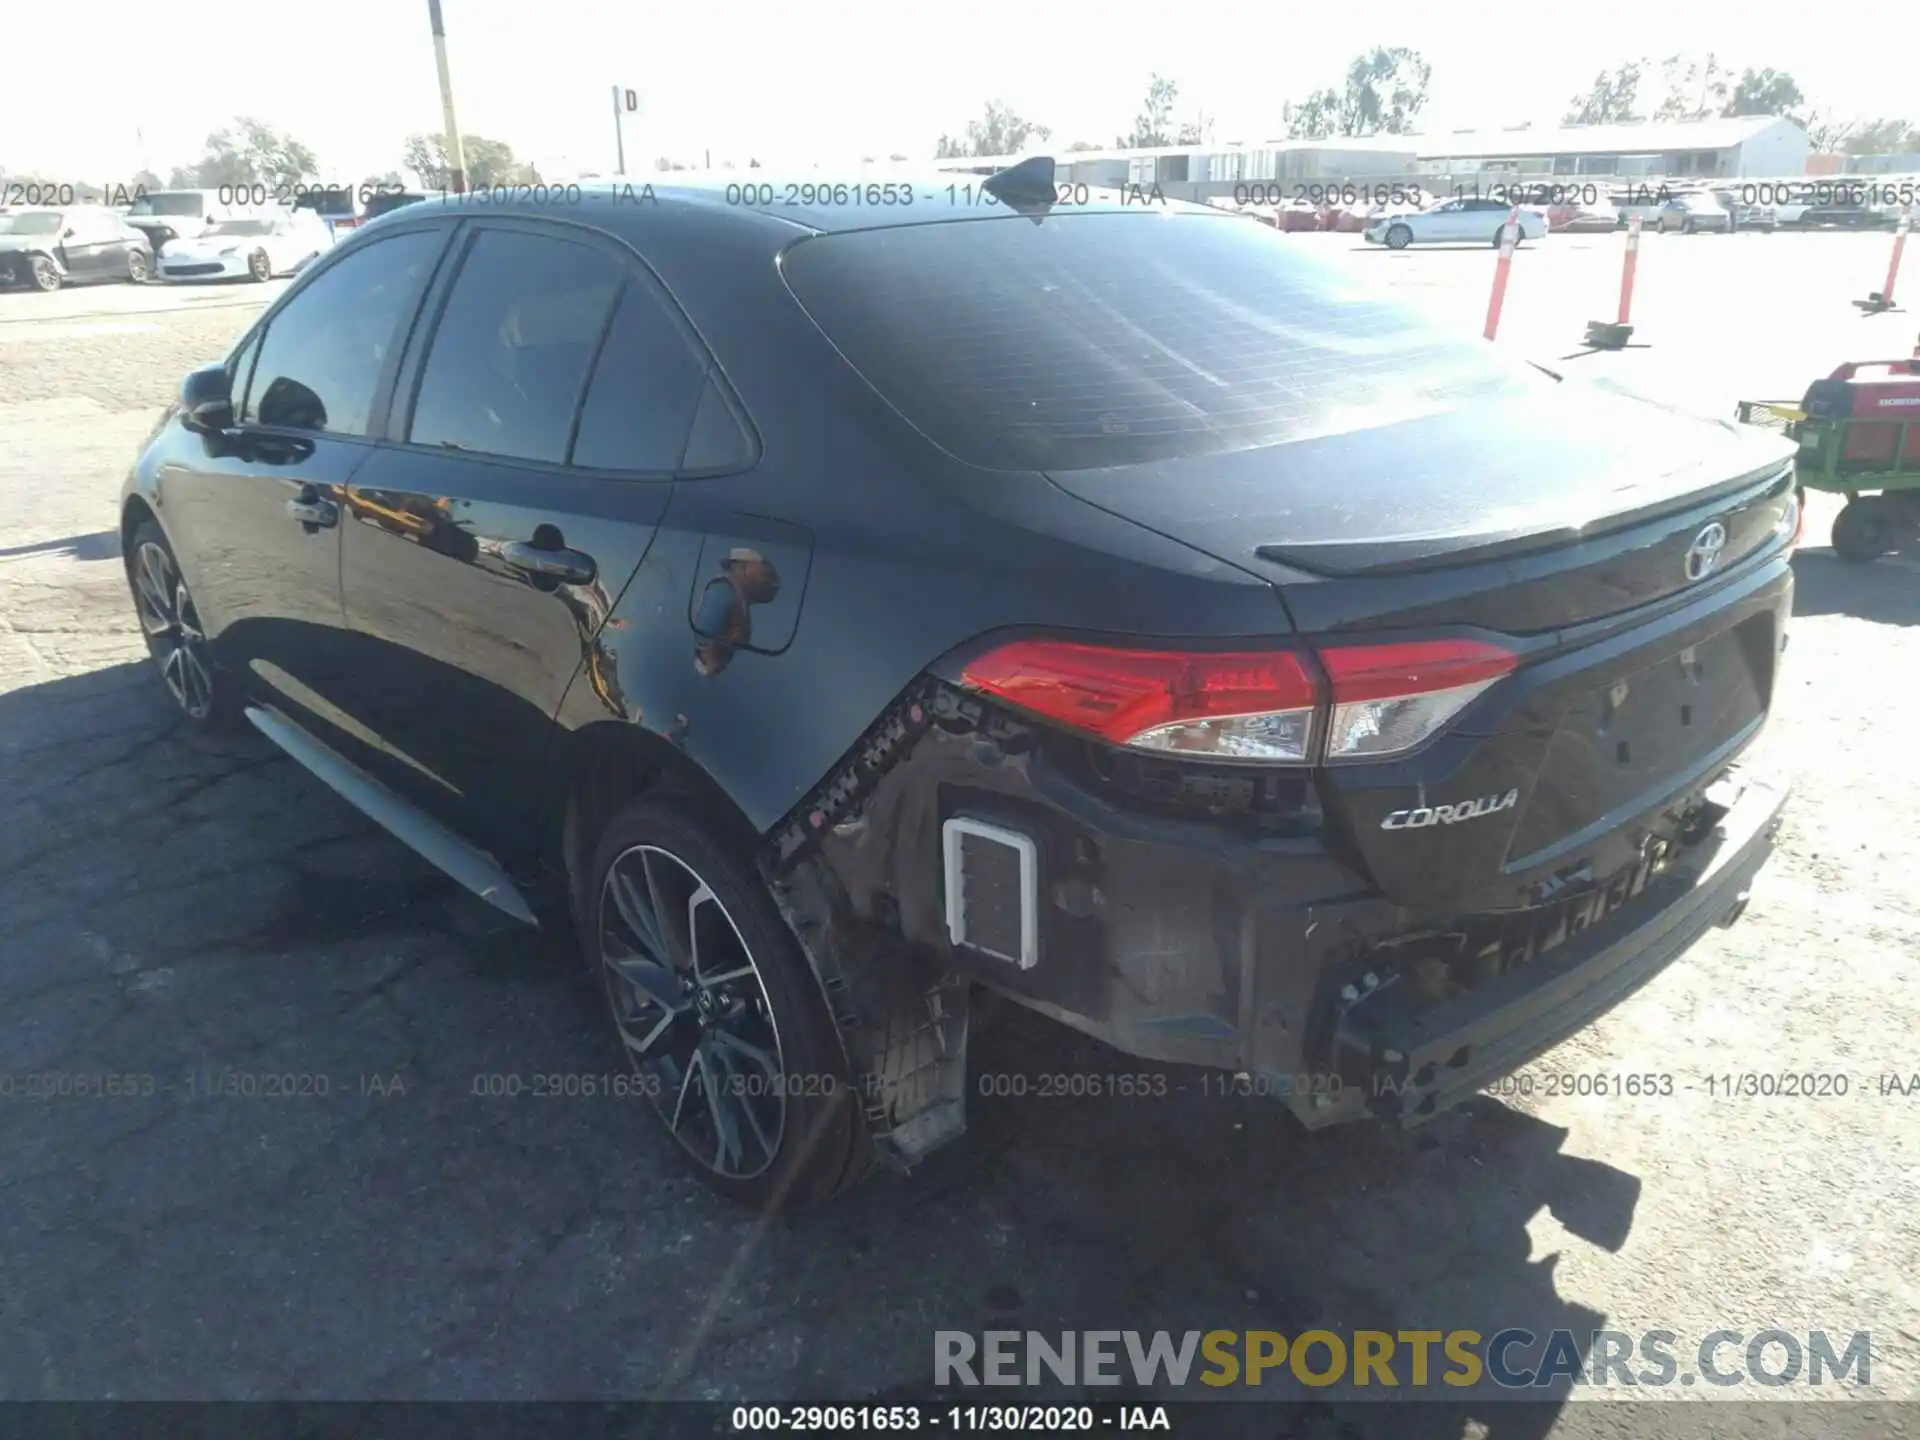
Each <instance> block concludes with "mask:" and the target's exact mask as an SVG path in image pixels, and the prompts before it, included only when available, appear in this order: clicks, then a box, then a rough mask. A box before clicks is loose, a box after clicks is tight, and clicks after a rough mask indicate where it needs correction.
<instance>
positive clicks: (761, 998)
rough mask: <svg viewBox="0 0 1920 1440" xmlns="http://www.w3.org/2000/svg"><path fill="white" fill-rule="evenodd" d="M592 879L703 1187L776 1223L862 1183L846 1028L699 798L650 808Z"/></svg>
mask: <svg viewBox="0 0 1920 1440" xmlns="http://www.w3.org/2000/svg"><path fill="white" fill-rule="evenodd" d="M587 882H588V888H586V889H585V891H584V893H583V894H582V895H581V896H579V897H577V899H576V906H575V909H576V911H577V913H579V914H580V916H581V917H582V921H583V923H582V925H581V926H580V929H581V937H580V938H581V944H582V947H583V949H585V951H586V952H587V959H588V962H589V963H590V964H591V966H592V967H593V969H594V970H595V972H596V973H597V974H598V975H599V977H600V979H601V982H602V988H603V990H604V991H605V993H606V996H607V1004H608V1010H609V1013H610V1015H611V1017H612V1019H613V1022H614V1028H615V1031H616V1034H617V1035H618V1036H619V1037H620V1039H621V1042H622V1044H621V1048H622V1049H623V1050H624V1051H625V1052H626V1055H627V1058H628V1060H629V1061H630V1062H631V1064H632V1066H633V1069H634V1073H635V1075H636V1077H637V1078H638V1080H639V1081H640V1082H641V1084H642V1087H643V1088H642V1089H641V1093H642V1094H643V1095H645V1096H646V1097H647V1098H648V1099H650V1100H651V1101H652V1104H653V1109H654V1111H655V1113H656V1114H657V1115H658V1116H659V1117H660V1120H661V1122H662V1124H663V1125H665V1127H666V1129H667V1132H668V1134H669V1135H670V1136H671V1137H672V1139H673V1140H674V1142H675V1148H676V1149H677V1150H679V1151H680V1153H681V1155H682V1156H683V1157H684V1158H685V1160H686V1161H687V1163H688V1164H690V1165H691V1166H692V1167H693V1169H694V1171H695V1172H696V1173H697V1174H698V1175H699V1176H700V1178H701V1179H702V1180H704V1181H705V1182H706V1183H707V1184H708V1185H709V1186H710V1187H712V1188H713V1189H714V1190H716V1191H718V1192H719V1193H720V1194H722V1195H725V1196H726V1197H727V1198H728V1199H730V1200H734V1201H736V1202H739V1203H741V1204H745V1205H750V1206H753V1207H754V1208H756V1209H759V1210H763V1211H768V1212H771V1211H774V1210H780V1209H798V1208H804V1207H806V1206H809V1205H815V1204H818V1203H820V1202H822V1201H824V1200H827V1199H829V1198H831V1197H832V1196H833V1195H835V1194H837V1193H839V1192H840V1191H841V1190H843V1189H845V1188H847V1187H848V1186H849V1185H851V1184H852V1183H853V1182H854V1181H856V1180H858V1179H859V1178H860V1176H861V1175H862V1174H864V1173H865V1171H866V1169H867V1162H868V1159H869V1157H870V1155H871V1153H872V1152H871V1147H870V1145H869V1142H868V1139H867V1135H866V1129H865V1125H864V1123H863V1120H862V1116H861V1106H860V1105H859V1103H858V1096H857V1094H856V1092H855V1089H854V1086H853V1081H852V1077H851V1076H850V1075H849V1074H848V1071H847V1065H846V1061H845V1058H844V1055H843V1052H842V1050H841V1046H840V1042H839V1037H838V1036H837V1035H836V1033H835V1030H834V1024H833V1020H832V1017H831V1016H830V1015H829V1013H828V1011H827V1006H826V1002H825V1001H824V999H823V998H822V996H821V994H820V990H819V987H818V985H817V983H816V982H815V980H814V976H813V969H812V966H811V965H810V964H809V963H808V961H807V958H806V956H805V954H804V953H802V951H801V948H800V944H799V942H798V941H797V940H796V939H795V938H794V935H793V932H792V931H791V930H790V929H789V928H788V927H787V924H786V921H785V920H784V919H782V917H781V915H780V912H779V910H778V909H777V908H776V907H775V905H774V902H773V897H772V896H771V895H770V894H769V893H768V891H767V887H766V883H765V882H764V881H763V880H762V879H761V878H760V875H759V873H758V871H756V870H755V869H754V867H753V866H752V864H751V863H750V862H749V861H748V860H747V859H746V858H745V857H744V855H743V854H742V853H741V850H740V847H739V846H738V845H737V844H735V843H732V842H730V841H729V840H728V839H727V838H726V837H725V836H724V835H723V833H722V832H720V831H719V830H718V829H716V828H715V827H714V826H712V825H711V824H709V823H708V822H706V821H705V820H703V819H701V818H699V812H698V807H697V806H696V805H695V804H694V802H693V801H691V800H690V799H689V798H687V797H683V796H679V795H675V794H662V793H654V794H647V795H642V796H641V797H640V798H639V799H637V800H635V801H633V802H632V803H630V804H628V805H627V806H626V807H625V808H623V809H622V810H620V812H619V813H618V814H616V815H615V816H614V817H613V818H612V819H611V820H610V821H609V822H608V823H607V827H606V829H605V831H604V832H603V833H602V835H601V837H600V842H599V844H598V846H597V847H596V849H595V852H594V857H593V864H592V866H591V867H590V869H589V874H588V877H587ZM581 902H584V903H581ZM663 914H664V915H666V916H669V917H673V918H672V919H671V920H670V921H669V922H668V924H666V925H662V924H660V923H659V917H660V916H661V915H663ZM681 917H687V918H684V919H683V918H681ZM690 941H691V943H689V942H690ZM703 953H704V954H705V955H706V956H707V957H709V958H707V959H704V960H703V959H701V958H700V956H701V955H702V954H703ZM716 956H717V957H719V958H717V959H715V958H712V957H716ZM702 975H704V976H705V977H706V978H705V979H704V982H703V983H695V978H694V977H696V976H702ZM721 977H724V978H721ZM722 1071H724V1072H725V1073H724V1074H721V1073H720V1072H722ZM701 1102H704V1103H701Z"/></svg>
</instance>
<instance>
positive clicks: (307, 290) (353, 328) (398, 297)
mask: <svg viewBox="0 0 1920 1440" xmlns="http://www.w3.org/2000/svg"><path fill="white" fill-rule="evenodd" d="M444 238H445V237H444V235H443V233H442V232H441V231H438V230H415V231H412V232H410V233H408V234H404V235H394V236H391V237H388V238H386V239H382V240H379V241H377V242H374V243H372V244H369V245H366V246H365V247H363V248H361V249H360V250H358V251H356V252H355V253H353V254H351V255H348V256H346V257H345V258H344V259H342V260H340V261H339V262H338V263H337V264H334V265H330V266H328V267H327V268H326V269H325V270H323V271H322V272H321V273H320V274H318V275H316V276H315V277H314V279H313V280H312V282H311V283H310V284H308V285H306V286H305V287H303V288H302V289H301V290H300V291H299V293H297V294H296V295H294V296H293V297H292V298H291V299H290V300H288V302H287V303H286V305H285V306H284V307H282V309H281V310H280V312H279V313H278V314H277V315H275V316H274V317H273V320H272V323H271V324H270V325H269V326H268V328H267V334H266V339H265V340H264V341H263V342H262V344H261V347H260V359H259V362H258V364H256V365H255V367H254V373H253V384H252V385H251V386H250V387H249V389H248V394H247V408H246V412H245V414H244V416H243V418H244V419H245V420H247V421H250V422H252V423H254V424H258V425H274V426H281V427H285V428H289V429H294V430H318V431H324V432H326V433H328V434H332V435H364V434H366V433H367V427H368V421H369V419H370V416H371V412H372V409H373V399H374V394H375V392H376V391H377V390H378V388H379V384H380V377H381V375H382V373H383V371H384V369H385V367H386V363H387V360H388V357H389V356H390V355H391V354H392V351H393V347H394V346H395V345H397V344H398V343H399V342H400V339H401V338H402V336H403V334H404V329H403V327H404V325H405V322H406V321H407V320H408V319H409V318H410V317H411V316H412V314H413V308H414V305H415V304H416V303H417V302H418V299H419V296H420V291H421V289H422V288H423V287H424V286H425V284H426V281H427V276H428V274H429V273H430V272H431V270H432V268H433V262H434V258H435V256H437V255H438V254H439V253H440V246H441V243H442V241H443V240H444Z"/></svg>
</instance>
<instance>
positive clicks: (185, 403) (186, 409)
mask: <svg viewBox="0 0 1920 1440" xmlns="http://www.w3.org/2000/svg"><path fill="white" fill-rule="evenodd" d="M180 423H181V424H182V425H184V426H186V427H187V429H189V430H191V431H193V432H194V434H196V435H218V434H221V433H223V432H224V431H226V430H228V429H230V428H231V427H232V425H233V381H232V378H231V377H230V376H229V375H228V374H227V367H226V366H225V365H203V366H201V367H200V368H199V369H198V370H195V371H193V372H192V373H191V374H189V375H188V376H187V378H186V379H185V380H183V381H181V382H180Z"/></svg>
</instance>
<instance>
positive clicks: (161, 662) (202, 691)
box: [126, 520, 240, 731]
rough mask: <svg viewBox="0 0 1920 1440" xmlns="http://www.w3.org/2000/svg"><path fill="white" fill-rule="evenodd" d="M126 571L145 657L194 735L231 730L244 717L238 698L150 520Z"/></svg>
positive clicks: (130, 549)
mask: <svg viewBox="0 0 1920 1440" xmlns="http://www.w3.org/2000/svg"><path fill="white" fill-rule="evenodd" d="M126 567H127V588H128V589H129V590H131V591H132V592H133V608H134V614H135V616H136V617H137V618H138V619H139V621H140V630H141V633H142V634H143V635H144V636H145V637H146V642H147V653H148V654H149V655H151V656H153V660H154V663H155V664H156V665H158V666H159V667H160V678H161V680H162V681H163V682H164V683H165V685H166V687H167V693H168V695H170V696H171V697H172V698H173V703H174V708H175V709H176V710H178V711H179V713H180V715H181V717H182V718H183V719H184V720H185V721H186V722H187V723H188V724H189V725H191V726H193V727H194V728H195V729H198V730H205V731H219V730H228V729H232V728H233V727H234V724H235V722H236V721H237V720H238V719H239V714H240V707H239V696H238V692H237V690H236V688H235V687H234V686H233V685H231V684H230V683H228V682H227V680H226V679H225V677H223V676H222V675H221V673H220V667H219V665H218V664H217V663H216V662H215V660H214V658H213V647H212V646H211V645H210V644H209V643H208V641H207V638H206V633H205V631H204V630H202V628H201V626H200V614H199V610H198V609H197V608H196V607H195V605H194V603H193V595H192V592H191V591H190V590H189V589H188V588H187V583H186V581H185V580H184V579H183V578H182V577H181V575H180V562H179V561H178V560H176V559H175V558H174V554H173V547H172V546H171V545H169V544H168V543H167V537H166V535H165V533H164V532H162V530H161V529H160V527H159V526H158V525H157V524H155V523H154V522H153V521H152V520H146V521H142V522H141V524H140V526H139V527H138V528H137V529H136V530H135V531H134V532H133V539H132V542H131V543H130V544H129V545H128V546H127V554H126Z"/></svg>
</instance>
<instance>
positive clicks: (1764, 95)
mask: <svg viewBox="0 0 1920 1440" xmlns="http://www.w3.org/2000/svg"><path fill="white" fill-rule="evenodd" d="M1432 78H1433V70H1432V67H1431V66H1430V65H1429V64H1428V63H1427V62H1426V60H1425V59H1423V58H1422V57H1421V55H1420V53H1419V52H1418V51H1416V50H1410V49H1407V48H1405V47H1404V46H1386V45H1382V46H1376V47H1374V48H1373V49H1372V50H1369V51H1366V52H1365V53H1363V54H1360V55H1356V56H1355V57H1354V58H1353V59H1352V60H1351V61H1350V62H1348V65H1347V67H1346V70H1345V72H1344V73H1343V75H1342V76H1341V79H1340V83H1339V84H1338V85H1328V86H1323V87H1321V88H1319V89H1316V90H1312V91H1309V92H1308V93H1307V94H1306V95H1304V96H1302V97H1301V98H1300V99H1298V100H1293V101H1288V102H1287V103H1286V104H1284V105H1283V106H1282V109H1281V118H1282V121H1283V123H1284V125H1285V128H1286V134H1287V138H1289V139H1296V140H1321V139H1329V138H1334V137H1344V136H1354V137H1364V136H1370V135H1404V134H1408V133H1410V132H1412V131H1413V130H1414V129H1415V125H1416V121H1417V119H1418V117H1419V115H1420V112H1421V110H1422V109H1423V108H1424V107H1425V106H1426V103H1427V91H1428V88H1429V85H1430V83H1431V81H1432ZM1650 96H1657V98H1655V99H1652V100H1651V103H1648V99H1647V97H1650ZM1179 107H1180V89H1179V86H1178V85H1177V84H1175V82H1174V81H1173V80H1171V79H1169V78H1168V77H1166V76H1164V75H1160V74H1158V73H1156V74H1154V75H1152V76H1151V78H1150V79H1149V80H1148V82H1147V91H1146V95H1145V96H1144V97H1143V98H1142V100H1141V103H1140V109H1139V111H1138V113H1136V114H1135V115H1134V117H1133V123H1132V125H1131V126H1130V127H1129V128H1128V129H1127V130H1125V131H1124V132H1122V133H1120V134H1117V135H1116V136H1115V137H1114V140H1113V146H1112V148H1114V149H1116V150H1140V149H1152V148H1155V147H1159V146H1168V145H1204V144H1211V143H1212V141H1213V134H1212V131H1213V126H1212V125H1211V123H1210V122H1209V121H1208V120H1207V118H1206V116H1205V114H1204V112H1200V113H1195V114H1192V115H1188V116H1182V115H1181V114H1180V113H1179ZM1737 115H1780V116H1785V117H1786V118H1788V119H1791V120H1793V121H1795V122H1796V123H1798V124H1799V125H1801V126H1802V127H1803V128H1804V129H1805V130H1806V131H1807V134H1808V137H1809V138H1810V139H1811V140H1812V142H1813V148H1814V149H1815V150H1818V151H1837V152H1839V153H1840V154H1843V155H1878V154H1886V153H1890V152H1901V151H1909V150H1912V151H1920V125H1916V124H1915V123H1913V122H1911V121H1908V120H1903V119H1896V118H1892V117H1880V118H1873V119H1864V118H1863V119H1852V120H1841V119H1837V118H1836V117H1835V116H1834V114H1833V112H1831V111H1830V110H1826V109H1822V108H1820V107H1816V106H1813V105H1811V104H1810V103H1809V102H1808V100H1807V97H1806V95H1805V94H1804V93H1803V92H1802V90H1801V88H1800V85H1799V83H1798V82H1797V81H1796V80H1795V79H1794V78H1793V76H1792V75H1791V74H1790V73H1788V72H1787V71H1784V70H1777V69H1773V68H1771V67H1768V68H1765V69H1758V70H1755V69H1745V70H1741V71H1740V72H1739V73H1738V74H1736V73H1735V72H1734V71H1733V70H1732V69H1731V68H1730V67H1727V66H1724V65H1722V64H1721V62H1720V59H1719V57H1718V56H1717V55H1712V54H1709V55H1707V56H1705V57H1704V58H1700V57H1690V56H1685V55H1670V56H1668V57H1666V58H1665V59H1663V60H1661V61H1659V62H1658V63H1657V64H1656V62H1654V61H1653V60H1651V59H1649V58H1646V57H1642V58H1640V59H1635V60H1627V61H1623V62H1621V63H1620V64H1618V65H1616V66H1615V67H1614V68H1612V69H1611V70H1603V71H1601V72H1600V73H1599V74H1598V75H1596V76H1595V77H1594V80H1593V83H1592V84H1591V85H1590V86H1589V87H1588V88H1587V89H1586V90H1584V91H1583V92H1581V93H1580V94H1578V95H1575V96H1573V97H1572V99H1571V100H1570V101H1569V102H1568V109H1567V112H1566V115H1565V116H1564V117H1563V118H1564V123H1566V124H1569V125H1606V124H1630V123H1633V122H1636V121H1640V120H1648V119H1651V120H1700V119H1706V118H1708V117H1711V116H1737ZM1052 137H1053V131H1052V129H1051V128H1050V127H1049V126H1047V125H1045V124H1042V123H1041V122H1039V121H1037V120H1034V119H1030V118H1028V117H1026V116H1023V115H1021V114H1020V113H1019V112H1018V111H1016V110H1015V109H1014V108H1013V107H1012V106H1011V105H1009V104H1008V103H1007V102H1006V101H1004V100H998V99H996V100H992V101H989V102H988V103H987V105H986V110H985V113H984V114H983V115H982V116H981V118H979V119H977V120H970V121H968V122H967V124H966V125H965V126H964V127H962V128H961V129H960V130H959V132H958V133H952V134H947V133H943V134H942V135H941V136H940V138H939V141H938V142H937V143H936V145H935V147H934V156H935V158H936V159H947V158H954V157H965V156H971V155H1013V154H1018V153H1019V152H1020V151H1022V150H1024V149H1026V148H1027V146H1028V145H1029V143H1030V142H1033V141H1044V140H1050V139H1051V138H1052ZM461 144H462V151H463V158H464V159H465V161H466V173H467V183H468V184H469V185H470V186H474V187H486V186H494V185H525V184H540V183H542V182H543V180H551V179H554V178H564V177H543V176H542V175H541V174H540V172H539V169H538V167H536V166H535V165H533V164H531V163H529V162H527V161H525V160H521V159H520V158H518V157H517V156H516V155H515V154H514V151H513V147H512V146H511V145H509V144H508V143H507V142H505V141H504V140H493V139H489V138H487V137H486V136H484V135H464V136H462V137H461ZM1101 148H1105V147H1102V146H1101V145H1099V144H1097V143H1095V142H1092V141H1088V140H1075V141H1072V142H1070V143H1069V144H1067V145H1065V146H1064V147H1062V149H1063V150H1065V151H1067V152H1076V151H1085V150H1097V149H1101ZM887 158H888V159H889V160H891V161H894V162H905V161H907V160H908V159H909V158H910V157H909V156H907V155H904V154H901V153H898V152H895V153H893V154H891V155H889V156H888V157H887ZM874 159H875V157H874V156H871V155H866V156H862V157H861V160H862V163H867V164H871V163H873V162H874ZM400 162H401V163H400V165H399V167H398V168H396V169H391V170H387V171H385V172H384V173H382V174H378V175H365V176H361V177H359V179H358V181H357V182H350V181H349V179H348V177H344V176H339V175H327V176H324V177H323V176H322V174H321V166H320V161H319V157H318V156H317V155H315V153H314V151H313V150H312V149H311V148H310V147H308V146H307V145H305V144H303V143H301V142H300V141H299V140H296V139H294V138H293V137H292V136H290V135H285V134H282V133H281V132H279V131H278V130H276V129H274V127H273V126H271V125H269V124H267V123H266V122H265V121H263V120H260V119H257V118H255V117H253V116H246V115H243V116H239V117H236V118H235V119H234V121H233V122H232V123H231V124H230V125H227V126H225V127H223V128H221V129H219V130H216V131H214V132H213V133H212V134H211V135H209V136H208V137H207V139H206V143H205V145H204V147H203V152H202V154H201V155H200V157H199V158H198V159H197V160H195V161H193V162H192V163H190V164H187V165H176V166H174V167H173V168H172V170H171V171H170V172H169V174H168V175H167V177H166V179H165V180H164V181H163V180H162V179H161V178H160V176H159V175H158V174H156V173H155V172H153V171H151V170H140V171H138V172H136V173H135V174H134V175H132V176H131V177H129V179H128V181H127V182H126V185H125V186H124V187H122V193H125V192H130V191H133V190H134V189H135V188H136V187H138V188H142V189H146V190H159V189H202V188H204V189H217V188H219V187H221V186H241V185H248V186H251V185H265V186H269V187H288V186H294V185H303V184H312V183H314V182H315V181H318V180H323V179H324V180H325V181H326V182H329V183H331V182H335V181H337V182H340V183H357V184H373V185H381V186H398V185H404V184H407V183H408V182H407V181H406V180H404V179H403V178H402V173H401V172H402V171H405V172H406V173H407V174H409V175H411V176H412V182H411V183H413V184H414V185H416V186H418V187H419V188H422V189H427V190H439V189H444V188H446V186H447V182H448V177H449V175H450V173H451V168H452V167H451V164H450V162H449V160H448V156H447V149H446V141H445V138H444V137H443V136H440V135H437V134H426V135H409V136H407V137H406V140H405V142H404V143H403V144H402V146H401V149H400ZM692 168H696V167H693V166H690V165H686V164H683V163H681V162H680V161H678V160H674V159H669V158H668V157H665V156H662V157H660V158H658V159H656V160H655V161H654V169H655V170H657V171H676V170H688V169H692ZM722 168H724V169H732V168H734V166H733V165H732V163H731V162H728V163H726V164H725V165H723V167H722ZM746 168H749V169H759V168H761V167H760V162H759V161H758V160H757V159H750V160H748V162H747V166H746ZM0 173H4V171H0ZM8 178H9V180H10V181H13V182H24V183H32V182H35V181H39V182H41V183H45V177H41V176H37V175H30V174H14V175H9V177H8ZM73 189H74V192H75V194H76V197H77V198H79V199H82V200H99V199H112V200H115V201H118V200H119V199H120V198H121V194H115V195H112V196H109V195H106V194H104V193H103V192H102V191H101V190H100V188H99V187H98V186H97V185H87V184H75V185H74V186H73Z"/></svg>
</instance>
